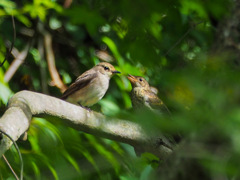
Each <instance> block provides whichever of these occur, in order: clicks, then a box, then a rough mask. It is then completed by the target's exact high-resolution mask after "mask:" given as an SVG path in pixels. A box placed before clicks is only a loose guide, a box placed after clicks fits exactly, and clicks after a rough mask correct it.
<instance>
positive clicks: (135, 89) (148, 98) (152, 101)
mask: <svg viewBox="0 0 240 180" xmlns="http://www.w3.org/2000/svg"><path fill="white" fill-rule="evenodd" d="M128 79H129V81H130V82H131V84H132V91H131V100H132V106H133V107H134V108H143V107H148V108H149V109H151V110H154V109H155V110H159V111H161V112H167V113H170V112H169V110H168V108H167V106H166V105H165V104H164V103H163V101H162V100H161V99H159V97H158V96H157V93H158V91H157V89H156V88H155V87H151V86H149V84H148V82H147V81H146V80H145V79H144V78H143V77H141V76H132V75H130V74H129V75H128Z"/></svg>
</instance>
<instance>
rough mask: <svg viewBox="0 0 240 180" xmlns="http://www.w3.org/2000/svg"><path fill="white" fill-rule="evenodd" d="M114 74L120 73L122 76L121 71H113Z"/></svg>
mask: <svg viewBox="0 0 240 180" xmlns="http://www.w3.org/2000/svg"><path fill="white" fill-rule="evenodd" d="M112 73H113V74H117V73H119V74H120V73H121V72H120V71H116V70H115V71H112Z"/></svg>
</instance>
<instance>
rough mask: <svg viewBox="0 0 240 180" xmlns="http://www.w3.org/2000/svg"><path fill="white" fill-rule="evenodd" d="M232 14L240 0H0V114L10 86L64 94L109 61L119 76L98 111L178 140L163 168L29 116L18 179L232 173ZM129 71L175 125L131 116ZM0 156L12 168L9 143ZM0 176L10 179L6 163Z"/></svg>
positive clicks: (235, 158) (235, 20)
mask: <svg viewBox="0 0 240 180" xmlns="http://www.w3.org/2000/svg"><path fill="white" fill-rule="evenodd" d="M239 10H240V3H239V0H236V1H234V0H212V1H201V0H195V1H189V0H174V1H173V0H162V1H158V0H148V1H144V0H139V1H126V0H124V1H113V0H109V1H102V0H82V1H80V0H75V1H72V0H59V1H57V0H32V1H27V0H22V1H9V0H1V1H0V63H1V62H3V60H4V58H5V57H6V54H7V56H8V58H7V60H6V61H5V62H4V63H3V65H2V66H1V67H0V116H2V115H3V113H4V112H5V110H6V106H7V102H8V100H9V98H10V97H11V96H12V95H14V94H15V93H16V92H18V91H21V90H31V91H36V92H41V93H44V94H48V95H51V96H55V97H60V96H61V94H62V92H63V91H64V90H65V89H66V87H67V86H69V85H70V84H71V83H72V82H73V81H74V80H75V79H76V78H77V77H78V76H79V75H80V74H81V73H83V72H84V71H86V70H88V69H90V68H92V67H93V66H94V65H96V64H97V63H98V62H101V61H106V62H109V63H111V64H113V65H114V66H115V67H116V69H117V70H119V71H121V72H122V74H121V75H117V76H114V77H113V79H112V80H111V82H110V88H109V90H108V91H107V93H106V95H105V96H104V98H103V99H102V100H101V101H100V102H99V103H98V104H96V105H94V107H93V109H94V110H96V111H98V112H102V113H103V114H105V115H106V116H110V117H114V118H122V119H127V120H129V121H134V122H138V123H140V124H142V125H143V126H144V127H146V130H147V131H152V130H157V131H161V132H165V133H174V132H179V133H181V134H182V136H183V137H184V138H183V145H182V147H181V148H179V150H176V152H175V153H174V155H173V157H172V158H171V157H170V158H169V161H168V163H167V167H166V165H165V163H162V162H161V161H160V162H158V158H157V157H155V156H154V155H152V154H148V153H145V154H143V155H142V156H141V157H137V156H136V155H135V152H134V149H133V147H131V146H129V145H126V144H122V143H118V142H114V141H111V140H107V139H103V138H99V137H95V136H92V135H90V134H85V133H83V132H79V131H76V130H74V129H72V128H69V127H66V126H64V125H63V124H61V121H59V120H57V119H55V118H53V117H34V118H33V120H32V122H31V127H30V129H29V132H28V140H27V141H25V142H24V141H18V142H17V143H18V145H19V147H20V150H21V153H22V155H23V160H24V168H25V169H24V179H29V180H30V179H60V180H62V179H63V180H65V179H68V180H74V179H104V180H105V179H121V180H132V179H141V180H145V179H190V178H191V179H234V178H235V179H237V177H239V176H238V175H239V167H240V161H239V157H240V140H239V138H240V130H239V129H240V108H239V103H240V98H239V97H240V83H239V77H240V71H239V64H240V62H239V55H240V53H239V47H240V44H239V43H240V35H239V34H240V30H239V24H240V23H239V21H240V15H239V13H238V11H239ZM11 15H13V16H14V21H15V26H16V27H15V28H14V26H13V24H12V18H11ZM14 31H16V39H15V40H14ZM13 42H14V46H13V48H12V52H11V53H9V50H10V49H11V44H12V43H13ZM127 74H132V75H139V76H143V77H144V78H146V80H148V81H149V83H150V85H152V86H154V87H156V88H157V89H158V90H159V93H158V95H159V97H160V98H161V99H162V100H163V101H164V102H165V104H166V105H167V106H168V108H169V110H170V111H171V112H172V117H171V120H170V119H169V117H164V116H163V117H157V116H156V115H155V114H151V113H149V112H141V113H140V112H138V113H134V112H133V111H132V106H131V100H130V96H129V92H130V91H131V85H130V83H129V81H128V79H127V78H126V76H127ZM6 157H7V158H8V159H9V162H10V163H11V164H12V166H13V168H14V169H15V171H16V173H18V174H19V167H20V166H19V157H18V155H17V153H16V150H15V149H14V148H13V147H12V149H11V150H9V151H8V152H7V153H6ZM159 164H160V167H159ZM0 179H14V178H13V175H12V174H11V172H10V170H9V168H8V167H7V165H6V164H5V162H4V161H3V160H1V161H0Z"/></svg>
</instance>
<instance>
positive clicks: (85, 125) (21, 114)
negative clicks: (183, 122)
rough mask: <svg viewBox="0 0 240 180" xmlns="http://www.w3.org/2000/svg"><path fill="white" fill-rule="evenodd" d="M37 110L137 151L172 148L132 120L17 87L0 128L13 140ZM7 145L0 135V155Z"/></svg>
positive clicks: (163, 152)
mask: <svg viewBox="0 0 240 180" xmlns="http://www.w3.org/2000/svg"><path fill="white" fill-rule="evenodd" d="M39 114H47V115H51V116H55V117H59V118H61V119H63V121H64V122H65V123H67V124H68V125H69V126H71V127H73V128H74V129H77V130H81V131H83V132H86V133H90V134H93V135H97V136H99V137H103V138H108V139H112V140H114V141H119V142H123V143H127V144H130V145H132V146H134V147H135V148H136V149H138V150H140V151H141V152H143V151H147V152H151V153H154V154H155V155H157V156H158V157H160V158H161V159H164V158H166V157H167V155H168V154H170V153H171V152H172V148H173V145H172V144H171V143H170V142H168V140H167V139H166V138H164V137H157V138H155V137H150V136H149V135H148V134H147V133H146V132H144V131H143V129H142V128H141V126H139V125H138V124H136V123H133V122H130V121H126V120H119V119H111V120H109V119H108V118H107V117H105V116H104V115H102V114H100V113H97V112H94V111H90V112H89V111H87V110H85V109H83V108H81V107H80V106H76V105H73V104H70V103H68V102H65V101H63V100H60V99H58V98H55V97H51V96H47V95H44V94H40V93H36V92H31V91H21V92H19V93H17V94H15V95H14V96H13V97H12V98H11V99H10V100H9V104H8V109H7V111H6V112H5V113H4V115H3V116H2V118H1V119H0V129H1V130H2V131H4V132H5V133H7V134H8V135H10V136H11V137H12V139H14V140H15V141H17V139H18V138H19V137H20V136H21V135H22V134H23V133H24V132H25V131H27V130H28V128H29V126H30V121H31V119H32V116H33V115H39ZM11 145H12V143H11V142H10V141H9V139H8V138H7V137H5V136H3V138H2V139H1V141H0V156H2V155H3V154H4V152H5V151H7V150H8V149H9V148H10V146H11Z"/></svg>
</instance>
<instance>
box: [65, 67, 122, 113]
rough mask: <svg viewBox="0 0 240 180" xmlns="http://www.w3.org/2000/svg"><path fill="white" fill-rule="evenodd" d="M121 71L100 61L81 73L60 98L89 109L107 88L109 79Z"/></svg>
mask: <svg viewBox="0 0 240 180" xmlns="http://www.w3.org/2000/svg"><path fill="white" fill-rule="evenodd" d="M117 73H121V72H119V71H117V70H116V69H115V68H114V66H113V65H111V64H109V63H107V62H100V63H98V64H97V65H96V66H94V67H93V68H91V69H89V70H88V71H86V72H84V73H83V74H81V75H80V76H79V77H78V78H77V79H76V80H75V82H74V83H72V84H71V85H70V86H69V88H68V89H67V90H66V91H65V92H64V93H63V95H62V97H61V99H63V100H66V101H68V102H70V103H73V104H79V105H80V106H82V107H85V108H86V109H88V110H89V107H90V106H92V105H94V104H96V103H97V102H98V101H99V100H101V99H102V97H103V96H104V95H105V93H106V92H107V90H108V87H109V81H110V79H111V77H112V76H113V75H114V74H117Z"/></svg>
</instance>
